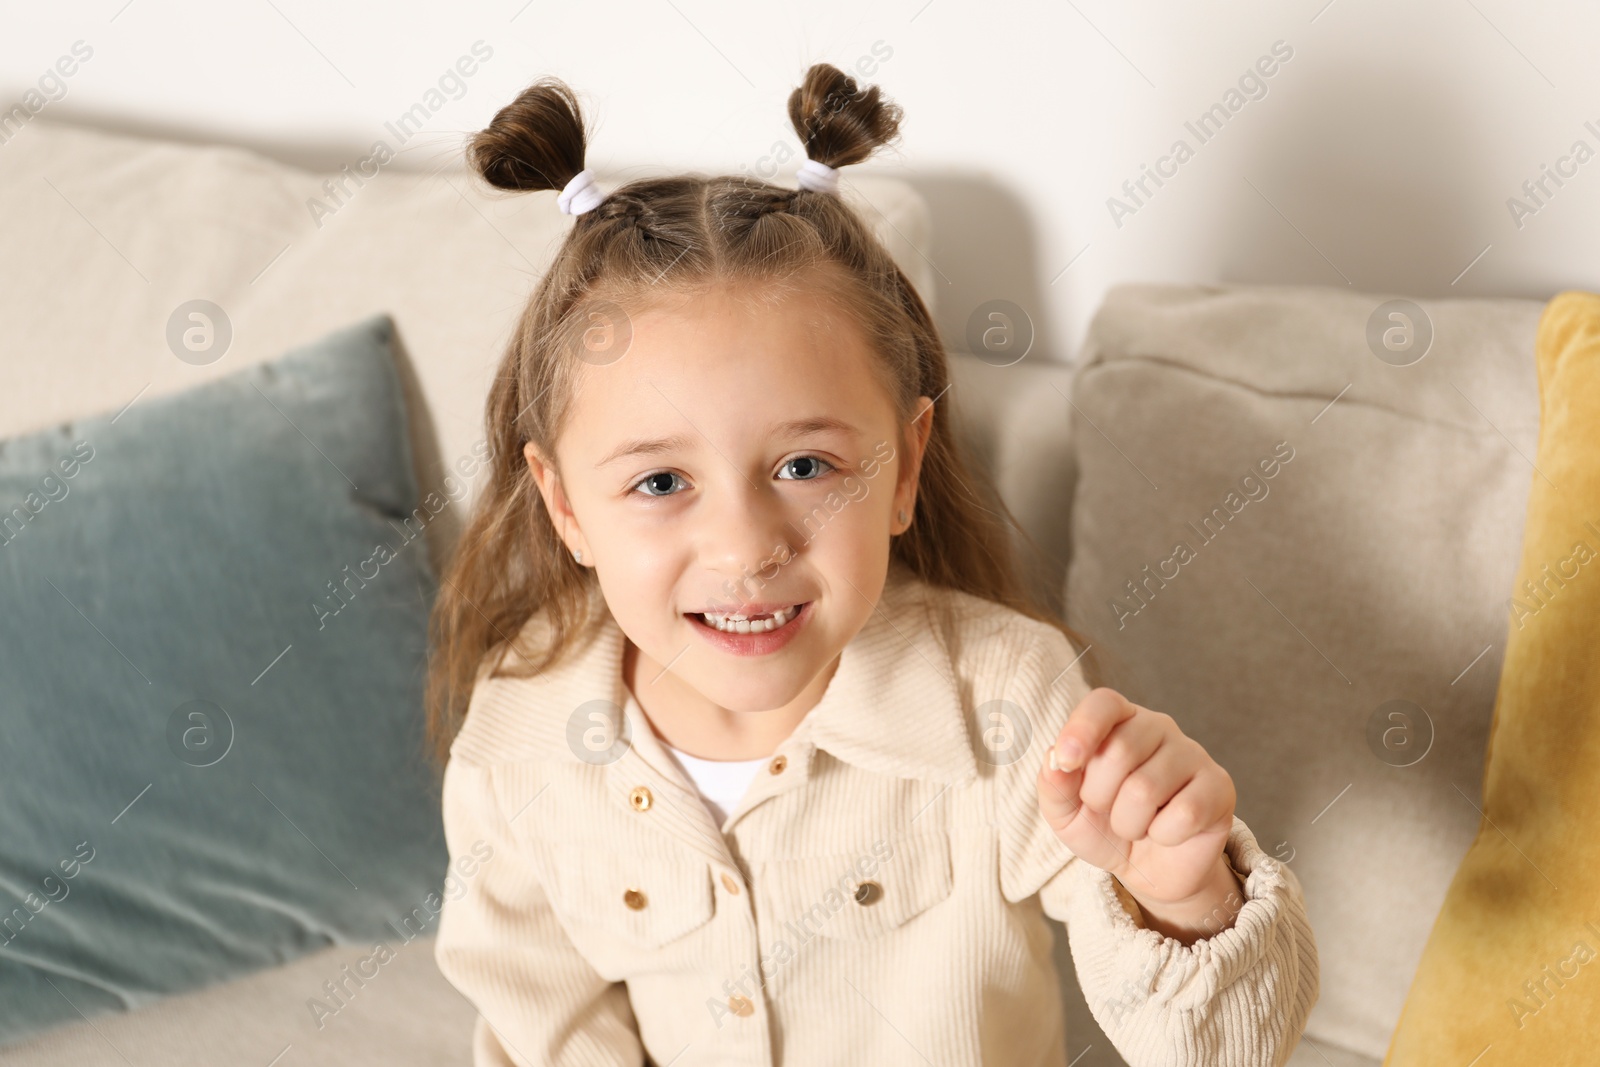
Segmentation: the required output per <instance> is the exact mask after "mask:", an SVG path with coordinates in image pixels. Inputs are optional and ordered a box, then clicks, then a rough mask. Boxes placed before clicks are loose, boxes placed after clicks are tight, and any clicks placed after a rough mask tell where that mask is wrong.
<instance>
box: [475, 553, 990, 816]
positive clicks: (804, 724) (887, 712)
mask: <svg viewBox="0 0 1600 1067" xmlns="http://www.w3.org/2000/svg"><path fill="white" fill-rule="evenodd" d="M941 592H942V590H941V588H940V587H936V586H933V585H931V584H929V583H927V582H926V581H924V580H922V579H921V578H920V577H919V576H918V575H916V574H915V572H913V571H911V569H910V568H909V567H907V566H906V565H905V564H903V563H901V562H899V561H898V560H896V561H892V562H891V564H890V567H889V573H888V577H887V580H886V582H885V584H884V589H883V593H882V595H881V596H880V597H879V600H878V603H877V605H876V606H875V607H874V608H873V611H872V614H871V615H870V616H869V617H868V618H867V621H866V622H865V623H864V624H863V625H862V627H861V629H860V630H859V631H858V632H857V633H856V636H855V637H854V638H852V639H851V641H850V642H849V643H848V644H847V645H845V647H844V649H843V651H842V652H841V653H840V656H839V666H838V667H837V668H836V669H835V671H834V674H833V677H832V678H831V679H829V682H828V687H827V689H826V690H825V691H824V693H823V695H822V699H821V700H819V701H818V702H817V704H816V705H815V706H814V707H813V708H812V709H811V710H810V712H808V713H807V714H806V716H805V717H804V718H803V719H801V721H800V724H799V726H797V727H796V729H795V732H794V734H792V735H791V738H790V740H791V741H793V742H795V743H796V744H811V745H815V746H816V747H817V748H820V749H822V750H823V751H825V752H827V753H828V754H829V755H831V756H833V757H835V758H837V759H840V760H843V761H844V762H846V763H850V764H852V765H854V766H857V767H860V768H862V769H865V770H869V771H874V772H877V773H880V774H885V775H890V776H892V777H898V778H920V779H929V780H932V781H937V782H943V783H949V784H956V783H960V782H964V781H967V780H969V779H971V778H972V777H975V776H976V774H977V763H976V761H975V759H974V757H973V752H972V740H971V735H970V732H969V727H968V723H967V716H966V714H965V711H964V708H963V705H962V701H961V696H960V691H959V688H958V685H957V681H956V673H955V668H954V666H953V664H952V662H951V658H950V652H949V650H948V648H947V647H946V644H945V640H944V638H943V637H942V635H941V633H940V628H939V622H938V614H937V612H936V610H935V609H936V608H937V607H938V606H939V604H938V601H939V599H940V594H941ZM595 596H596V598H597V599H598V597H599V594H598V591H597V590H596V592H595ZM600 612H601V615H600V618H599V621H598V624H597V628H596V631H595V634H594V637H593V639H592V640H590V641H589V642H588V643H587V644H585V646H584V647H583V649H582V650H581V651H579V652H576V653H574V654H573V655H571V656H570V657H569V658H567V659H566V660H565V661H563V662H562V663H561V664H559V665H558V666H556V667H554V668H553V669H550V670H548V671H546V672H545V673H543V674H541V675H537V676H535V677H532V678H528V679H520V680H519V681H520V682H521V685H518V686H517V688H519V689H521V688H522V687H523V686H529V687H531V688H530V689H526V690H524V691H523V693H522V694H519V697H520V698H521V699H519V703H521V702H522V700H524V699H525V700H526V701H527V703H524V704H523V706H524V707H526V706H530V705H531V706H535V707H557V708H569V709H570V708H576V707H579V706H580V705H582V704H584V703H585V702H587V701H591V700H595V699H605V700H609V701H610V702H611V703H613V704H614V705H615V706H617V707H618V708H621V707H624V706H625V705H626V703H627V699H628V695H629V694H628V690H627V688H626V686H625V684H624V683H623V680H622V653H623V649H624V647H625V645H624V636H623V633H622V630H621V628H620V627H619V626H618V625H617V623H616V620H615V619H614V618H613V617H612V615H611V612H610V611H609V609H607V608H605V607H604V603H603V601H602V602H601V603H600ZM536 618H537V616H536ZM501 680H504V681H510V680H511V679H509V678H503V679H501ZM550 740H552V741H553V740H555V738H554V737H551V738H550ZM563 743H565V742H564V738H563ZM788 743H789V742H787V741H786V742H785V744H788Z"/></svg>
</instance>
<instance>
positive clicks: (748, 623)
mask: <svg viewBox="0 0 1600 1067" xmlns="http://www.w3.org/2000/svg"><path fill="white" fill-rule="evenodd" d="M804 606H805V604H804V603H801V604H791V605H788V606H786V607H781V608H777V609H776V610H772V611H748V610H747V611H742V612H712V611H705V612H693V613H691V614H693V615H694V617H695V618H698V619H699V620H700V621H701V622H703V623H705V624H706V625H707V626H709V627H711V628H713V629H716V630H720V631H721V632H723V633H729V634H759V633H768V632H770V631H772V630H776V629H779V628H780V627H782V626H784V625H785V624H786V623H788V622H789V620H791V619H793V618H794V617H795V616H797V615H799V614H800V609H801V608H802V607H804Z"/></svg>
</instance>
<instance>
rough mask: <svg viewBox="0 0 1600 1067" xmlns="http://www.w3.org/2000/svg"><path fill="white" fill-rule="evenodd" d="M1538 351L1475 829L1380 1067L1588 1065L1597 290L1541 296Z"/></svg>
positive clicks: (1592, 992) (1594, 868) (1596, 715)
mask: <svg viewBox="0 0 1600 1067" xmlns="http://www.w3.org/2000/svg"><path fill="white" fill-rule="evenodd" d="M1535 359H1536V360H1537V362H1538V368H1539V450H1538V454H1537V455H1538V458H1537V459H1536V461H1535V464H1534V470H1533V472H1532V473H1531V475H1530V476H1531V479H1532V484H1531V488H1530V490H1529V494H1528V517H1527V527H1526V530H1525V532H1524V534H1523V541H1522V563H1521V566H1520V567H1519V568H1518V570H1517V579H1516V585H1515V588H1514V589H1513V590H1512V593H1511V597H1510V599H1509V600H1508V601H1507V613H1508V635H1507V638H1506V655H1505V665H1504V667H1503V668H1502V669H1501V672H1500V686H1499V690H1498V692H1497V694H1496V699H1495V709H1494V721H1493V723H1492V724H1491V726H1490V732H1489V745H1488V750H1487V753H1486V755H1485V766H1484V775H1483V812H1482V820H1481V822H1480V823H1479V829H1478V836H1477V837H1476V838H1475V839H1474V840H1473V843H1472V847H1471V848H1470V849H1469V850H1468V851H1467V855H1466V857H1465V858H1464V859H1463V860H1462V861H1461V866H1460V867H1459V868H1458V869H1457V870H1456V875H1455V878H1454V879H1453V880H1452V881H1451V883H1450V890H1449V892H1448V894H1447V895H1446V896H1445V901H1444V906H1443V908H1442V909H1441V910H1440V912H1439V915H1438V918H1437V919H1435V920H1434V924H1433V930H1432V932H1431V934H1430V936H1429V938H1428V944H1427V948H1426V949H1425V950H1424V951H1423V956H1422V962H1421V963H1420V964H1419V965H1418V967H1417V972H1416V975H1415V976H1414V978H1413V979H1412V985H1411V991H1410V993H1409V994H1408V996H1407V998H1406V1004H1405V1009H1404V1011H1403V1012H1402V1013H1401V1016H1400V1024H1399V1026H1398V1027H1397V1028H1396V1030H1395V1033H1394V1037H1393V1039H1392V1041H1391V1042H1390V1045H1389V1052H1388V1055H1387V1056H1385V1057H1384V1061H1383V1062H1384V1064H1385V1065H1386V1067H1429V1065H1433V1064H1440V1065H1444V1064H1449V1065H1451V1067H1456V1065H1460V1064H1466V1063H1469V1062H1473V1061H1475V1060H1478V1059H1479V1058H1480V1057H1481V1062H1483V1063H1484V1064H1489V1063H1494V1064H1507V1065H1510V1064H1530V1065H1535V1064H1537V1065H1543V1064H1555V1063H1580V1062H1592V1061H1593V1059H1594V1057H1595V1055H1596V1053H1595V1051H1594V1044H1595V1040H1596V1035H1597V1034H1600V976H1597V975H1596V973H1594V972H1596V971H1597V970H1600V968H1596V966H1595V963H1594V960H1595V956H1596V952H1597V950H1600V815H1597V814H1596V807H1595V803H1594V799H1595V783H1596V782H1597V781H1600V657H1597V656H1596V654H1595V649H1596V647H1597V645H1600V576H1597V574H1596V573H1595V572H1596V570H1597V569H1600V561H1597V556H1600V295H1596V294H1594V293H1582V292H1566V293H1562V294H1561V295H1559V296H1557V297H1556V298H1555V299H1554V300H1552V301H1550V303H1549V304H1548V305H1547V306H1546V308H1545V310H1544V313H1543V315H1541V316H1540V319H1539V330H1538V335H1537V339H1536V342H1535ZM1485 1053H1487V1055H1485Z"/></svg>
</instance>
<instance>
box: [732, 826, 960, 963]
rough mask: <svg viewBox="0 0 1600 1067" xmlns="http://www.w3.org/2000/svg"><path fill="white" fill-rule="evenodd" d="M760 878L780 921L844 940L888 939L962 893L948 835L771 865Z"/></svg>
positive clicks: (883, 841)
mask: <svg viewBox="0 0 1600 1067" xmlns="http://www.w3.org/2000/svg"><path fill="white" fill-rule="evenodd" d="M756 877H757V880H758V884H759V885H760V886H761V888H762V891H763V892H764V894H765V895H766V896H767V898H768V899H769V900H770V901H771V902H772V908H773V913H772V919H773V921H775V922H776V923H778V924H783V923H786V922H792V923H794V924H795V925H796V926H797V927H800V928H802V929H804V930H807V931H812V932H817V933H821V934H822V935H823V936H824V937H829V938H834V939H837V940H858V939H862V938H873V937H881V936H883V935H885V934H888V933H890V932H892V931H894V930H897V929H899V928H901V927H903V926H905V925H906V924H907V923H909V922H910V921H911V920H913V919H915V918H916V917H917V916H919V915H921V914H922V913H924V912H926V911H927V910H928V909H930V908H932V907H934V906H935V905H937V904H938V903H940V902H941V901H943V900H946V899H947V898H949V896H950V893H951V890H952V889H953V888H954V879H953V877H952V873H951V865H950V838H949V835H948V834H947V833H946V832H945V831H938V832H929V833H921V834H903V835H901V836H899V837H896V838H894V839H892V840H890V839H880V840H879V841H876V842H874V843H873V844H872V845H871V846H869V847H867V848H864V849H861V850H859V851H856V852H848V853H843V852H841V853H835V854H830V855H823V856H808V857H803V858H799V857H797V858H793V859H778V860H769V861H767V862H766V863H764V864H762V865H761V868H760V871H759V873H758V874H757V875H756Z"/></svg>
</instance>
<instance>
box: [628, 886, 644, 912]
mask: <svg viewBox="0 0 1600 1067" xmlns="http://www.w3.org/2000/svg"><path fill="white" fill-rule="evenodd" d="M622 902H623V903H624V904H626V905H627V906H628V907H630V908H632V909H633V910H634V911H638V910H639V909H640V908H642V907H644V906H645V905H646V904H648V903H649V901H648V900H646V899H645V895H644V893H642V892H640V891H639V890H637V889H633V888H631V887H630V888H629V889H628V890H627V891H625V892H624V893H623V894H622Z"/></svg>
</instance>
